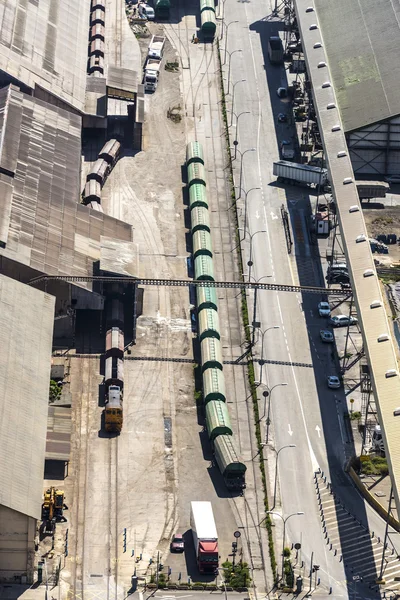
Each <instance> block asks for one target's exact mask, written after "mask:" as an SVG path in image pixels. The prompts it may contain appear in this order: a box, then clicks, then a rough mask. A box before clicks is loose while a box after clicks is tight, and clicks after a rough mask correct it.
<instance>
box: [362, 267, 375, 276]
mask: <svg viewBox="0 0 400 600" xmlns="http://www.w3.org/2000/svg"><path fill="white" fill-rule="evenodd" d="M374 275H375V273H374V270H373V269H367V270H366V271H364V273H363V276H364V277H373V276H374Z"/></svg>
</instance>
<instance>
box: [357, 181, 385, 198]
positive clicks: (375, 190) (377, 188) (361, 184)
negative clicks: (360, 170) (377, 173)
mask: <svg viewBox="0 0 400 600" xmlns="http://www.w3.org/2000/svg"><path fill="white" fill-rule="evenodd" d="M356 186H357V191H358V197H359V198H360V200H370V199H371V198H385V196H386V193H387V192H388V191H389V187H390V186H389V184H388V183H386V182H385V181H356Z"/></svg>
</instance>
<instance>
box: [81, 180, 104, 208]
mask: <svg viewBox="0 0 400 600" xmlns="http://www.w3.org/2000/svg"><path fill="white" fill-rule="evenodd" d="M84 201H85V203H86V204H88V203H89V202H98V203H99V204H100V203H101V185H100V183H99V182H98V181H96V180H95V179H91V180H90V181H88V182H87V183H86V185H85V191H84Z"/></svg>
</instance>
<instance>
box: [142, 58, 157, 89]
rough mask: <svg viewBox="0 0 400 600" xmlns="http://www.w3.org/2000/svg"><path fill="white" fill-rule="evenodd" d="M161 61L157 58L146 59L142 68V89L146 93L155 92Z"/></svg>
mask: <svg viewBox="0 0 400 600" xmlns="http://www.w3.org/2000/svg"><path fill="white" fill-rule="evenodd" d="M160 67H161V60H160V59H159V58H148V59H147V62H146V66H145V68H144V77H143V83H144V89H145V91H146V92H155V91H156V89H157V84H158V77H159V75H160Z"/></svg>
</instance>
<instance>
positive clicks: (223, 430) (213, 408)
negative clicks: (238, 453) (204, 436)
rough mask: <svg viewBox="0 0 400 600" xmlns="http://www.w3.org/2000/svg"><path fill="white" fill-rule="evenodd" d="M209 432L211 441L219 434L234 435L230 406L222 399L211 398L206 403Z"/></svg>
mask: <svg viewBox="0 0 400 600" xmlns="http://www.w3.org/2000/svg"><path fill="white" fill-rule="evenodd" d="M206 424H207V433H208V437H209V438H210V440H211V441H213V440H215V438H216V437H218V436H219V435H232V433H233V432H232V425H231V420H230V418H229V412H228V407H227V406H226V404H225V402H223V401H222V400H210V402H207V404H206Z"/></svg>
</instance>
